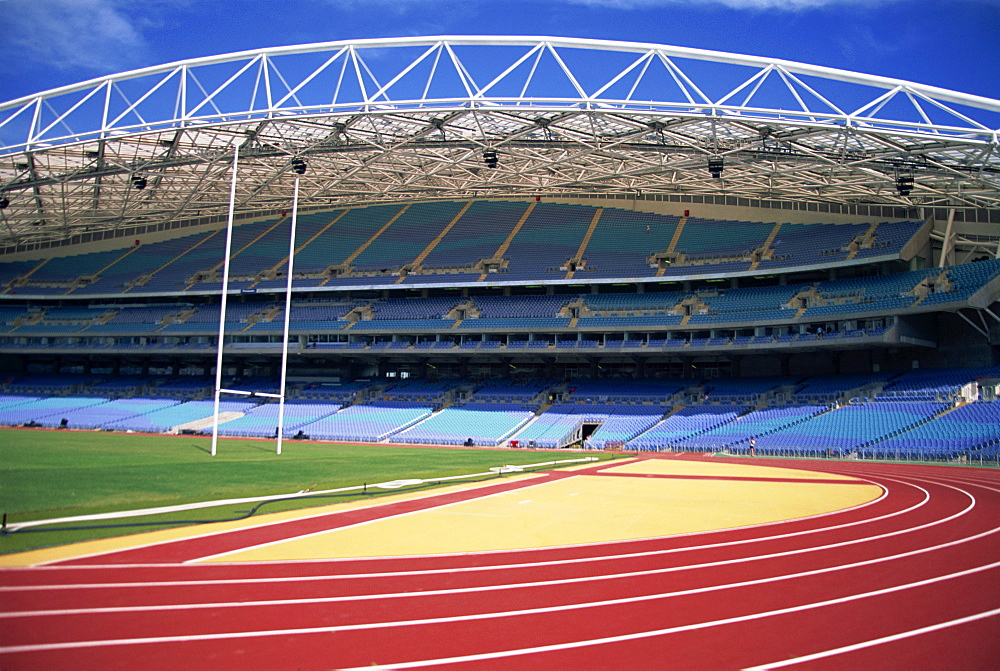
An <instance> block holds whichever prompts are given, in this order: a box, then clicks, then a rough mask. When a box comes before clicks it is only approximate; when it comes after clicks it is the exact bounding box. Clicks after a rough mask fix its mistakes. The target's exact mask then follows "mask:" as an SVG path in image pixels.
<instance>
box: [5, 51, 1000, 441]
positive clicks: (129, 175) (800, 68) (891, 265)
mask: <svg viewBox="0 0 1000 671" xmlns="http://www.w3.org/2000/svg"><path fill="white" fill-rule="evenodd" d="M998 129H1000V101H996V100H991V99H987V98H983V97H980V96H975V95H970V94H963V93H958V92H953V91H947V90H943V89H939V88H934V87H929V86H923V85H920V84H917V83H914V82H907V81H899V80H891V79H887V78H882V77H873V76H867V75H862V74H857V73H850V72H845V71H839V70H835V69H830V68H821V67H816V66H809V65H804V64H799V63H791V62H786V61H780V60H775V59H763V58H756V57H749V56H741V55H734V54H724V53H718V52H708V51H701V50H694V49H684V48H678V47H669V46H663V45H651V44H634V43H620V42H605V41H596V40H573V39H564V38H544V37H540V38H530V37H517V38H499V37H489V38H487V37H433V38H406V39H388V40H366V41H354V42H337V43H328V44H316V45H305V46H300V47H287V48H279V49H270V50H262V51H259V52H245V53H239V54H229V55H224V56H218V57H213V58H206V59H198V60H191V61H185V62H181V63H174V64H169V65H165V66H160V67H155V68H147V69H144V70H139V71H134V72H129V73H124V74H121V75H115V76H112V77H106V78H101V79H98V80H93V81H89V82H84V83H82V84H79V85H76V86H70V87H64V88H62V89H58V90H54V91H49V92H45V93H42V94H39V95H37V96H31V97H28V98H23V99H20V100H16V101H12V102H9V103H5V104H2V105H0V204H2V210H0V250H2V256H0V287H2V293H0V311H2V312H0V322H2V326H0V361H2V367H3V369H4V370H5V371H6V375H7V377H8V382H7V390H6V391H8V392H13V393H36V394H42V393H46V392H45V390H48V392H49V393H53V394H55V395H64V396H65V395H67V394H71V393H72V394H76V393H83V394H84V395H88V394H89V395H98V396H101V394H99V393H98V392H100V390H101V388H102V387H101V385H105V391H107V393H104V394H103V396H102V397H105V398H111V397H115V396H116V395H117V396H145V395H153V396H156V395H157V394H159V395H161V396H170V393H167V392H168V390H170V389H173V393H174V394H179V395H180V396H181V397H188V398H194V397H199V396H204V393H203V392H204V389H205V387H206V382H205V380H206V379H208V378H209V377H210V376H212V375H214V374H215V372H216V364H217V362H218V361H219V360H222V361H223V365H222V367H221V369H220V370H221V373H222V374H224V375H225V376H226V378H227V379H229V380H232V382H231V384H235V385H237V386H239V387H240V388H241V389H243V390H247V389H249V390H251V391H255V393H256V392H260V393H268V392H273V391H274V390H275V383H276V381H277V380H278V379H279V370H280V371H284V364H283V356H287V357H288V358H287V373H288V381H289V386H290V387H291V388H294V390H295V391H294V393H293V394H292V395H291V396H289V398H291V397H294V396H299V397H305V396H308V395H309V394H313V396H314V397H317V398H318V397H323V398H327V399H328V400H329V399H334V400H336V401H337V402H338V403H340V404H342V405H347V406H351V405H353V404H361V403H364V402H366V401H370V402H373V403H374V402H378V401H383V402H388V401H396V402H397V405H398V404H403V405H405V404H406V403H411V404H412V403H416V404H418V405H419V404H421V403H422V404H424V406H425V407H428V408H430V410H429V412H428V414H430V413H433V412H436V411H438V410H440V408H442V407H448V408H451V407H452V406H459V407H461V406H463V405H464V404H466V403H469V402H475V401H482V402H487V401H489V402H494V401H496V402H509V403H512V404H515V405H518V404H519V405H522V406H524V407H523V408H521V410H526V411H528V412H529V414H531V415H532V416H533V417H541V416H544V414H545V410H546V409H548V408H550V407H553V406H554V405H558V404H559V403H562V402H567V403H568V402H573V403H581V404H591V405H593V404H595V403H597V402H598V401H599V402H601V403H608V402H610V403H612V404H613V403H615V402H623V401H629V397H630V394H629V393H628V392H627V391H624V390H625V389H627V388H628V387H629V385H631V386H632V387H633V388H644V385H646V384H647V383H653V382H659V383H661V384H662V385H665V386H661V387H658V388H655V385H654V388H650V389H648V390H647V392H648V393H646V394H645V395H643V394H639V395H638V396H633V397H632V398H631V401H629V402H636V403H639V404H640V405H642V404H646V405H649V404H651V403H653V404H658V405H660V406H662V412H660V413H659V415H660V418H661V419H662V418H663V416H664V415H665V414H666V415H669V414H670V413H671V412H672V410H671V409H672V408H677V407H693V406H698V405H704V404H706V403H708V404H711V405H726V404H727V403H728V404H730V405H731V406H732V407H737V406H738V407H739V408H743V411H742V412H736V414H735V415H733V417H734V418H735V417H739V416H741V415H742V414H745V413H746V412H748V411H751V410H752V409H753V408H758V409H760V408H761V407H762V406H763V405H768V406H782V405H785V404H790V405H795V406H797V407H803V406H804V405H808V403H806V400H805V399H807V398H812V397H809V394H808V393H806V392H807V390H808V389H809V387H810V386H812V392H816V393H817V395H816V397H815V398H813V399H812V400H815V401H816V403H817V407H821V408H823V407H828V406H829V404H831V403H832V404H839V403H843V402H845V401H848V402H849V400H850V399H851V398H856V397H859V398H873V399H879V398H883V399H884V398H887V397H894V396H892V395H893V394H898V395H899V396H898V397H899V398H902V399H903V400H914V399H913V398H908V397H909V396H914V397H915V396H921V395H922V396H930V397H933V398H932V399H923V400H928V401H930V400H933V401H934V402H936V403H939V404H944V406H942V408H943V407H945V406H948V407H953V406H954V405H955V404H956V403H960V404H961V403H966V402H970V401H985V400H989V399H992V398H993V397H995V395H996V379H995V377H997V371H994V370H993V368H994V367H995V366H997V365H998V364H1000V353H998V345H1000V308H998V306H997V299H998V297H1000V260H998V256H1000V156H998V153H997V149H998ZM293 190H296V191H295V194H296V195H297V198H295V199H294V203H293ZM293 222H294V225H295V226H296V229H295V235H294V243H293V244H292V249H293V250H294V253H293V254H289V249H290V247H289V244H290V236H291V235H292V229H291V226H292V225H293ZM227 250H228V251H227ZM290 257H291V258H292V259H293V260H294V266H293V270H292V273H291V275H292V277H291V283H289V281H288V279H289V276H288V275H289V273H288V268H289V258H290ZM289 287H290V289H289ZM223 296H225V300H223V298H222V297H223ZM286 299H287V300H286ZM223 308H224V309H223ZM288 308H290V309H288ZM223 311H224V313H225V318H224V320H222V322H221V323H220V317H221V315H222V312H223ZM286 314H287V320H286ZM223 324H224V325H223ZM223 331H224V333H225V339H224V343H225V347H224V348H223V350H222V353H223V355H224V358H222V359H220V357H219V349H218V347H217V344H218V336H219V334H220V333H221V332H223ZM285 332H287V333H288V334H289V337H288V341H287V343H288V344H287V348H286V346H285V342H286V340H285V337H284V333H285ZM927 369H931V370H939V371H942V372H941V373H940V375H939V376H938V377H940V378H942V379H944V378H947V379H948V380H953V378H952V377H951V375H952V372H953V371H954V370H955V369H964V370H965V371H966V373H965V374H958V375H957V377H955V378H954V380H953V381H950V382H948V383H947V384H944V385H943V386H940V385H939V386H938V387H935V385H933V384H930V383H929V382H928V383H926V384H923V386H921V385H920V384H915V383H912V382H913V381H914V380H919V379H923V378H922V377H921V376H922V375H923V371H926V370H927ZM944 369H948V372H947V373H945V372H943V371H944ZM826 376H840V377H839V378H838V379H840V380H841V384H840V385H839V386H838V385H836V384H835V385H833V387H830V388H829V389H827V390H826V391H824V392H822V393H819V392H817V389H818V387H817V386H816V385H817V384H818V381H820V380H826V379H827V377H826ZM932 377H933V376H932ZM928 379H930V378H928ZM115 380H121V381H122V382H121V384H120V388H117V389H118V391H114V390H115V389H116V387H115V384H116V383H115ZM150 381H152V383H151V382H150ZM418 381H419V382H418ZM739 381H743V382H739ZM754 381H756V382H754ZM19 385H20V386H19ZM588 385H589V386H588ZM623 385H624V386H623ZM668 386H669V387H670V389H669V390H668V389H667V387H668ZM208 387H209V393H210V392H211V383H210V382H209V383H208ZM893 387H895V388H896V389H895V391H893ZM217 388H218V385H217ZM491 388H492V389H493V392H491V391H490V389H491ZM407 389H409V391H406V390H407ZM928 389H931V391H928ZM109 390H110V391H109ZM907 390H909V391H911V392H912V393H909V394H908V393H907ZM91 392H93V393H91ZM279 392H280V390H279ZM668 392H669V393H668ZM713 392H714V396H713ZM324 394H325V396H324ZM654 401H655V403H654ZM895 407H896V409H900V408H902V406H901V405H897V406H895ZM942 408H937V409H934V408H931V409H925V410H924V411H920V412H925V413H926V412H929V413H930V415H926V416H925V417H924V419H923V420H914V422H921V423H922V422H925V421H926V420H927V419H928V418H937V416H938V415H939V414H941V413H942V412H943V410H942ZM338 409H339V407H338ZM246 410H247V409H246V408H244V409H242V410H236V411H234V412H238V413H242V412H245V411H246ZM506 410H510V409H509V408H506V409H501V411H506ZM673 412H675V413H676V412H677V411H676V410H673ZM915 412H917V411H915ZM920 412H917V415H919V414H920ZM58 413H59V411H55V412H54V413H53V416H55V415H56V414H58ZM597 414H600V413H597ZM612 414H614V413H613V412H612ZM624 414H626V415H627V414H628V413H627V412H626V413H624ZM656 414H657V413H653V416H654V417H655V415H656ZM882 414H883V415H884V414H885V413H884V412H883V413H882ZM809 416H810V415H804V417H807V418H808V417H809ZM424 417H425V416H424V415H420V416H419V417H418V418H417V419H416V420H411V419H407V418H401V419H399V420H398V421H399V422H401V423H400V424H398V425H394V426H397V427H400V430H403V429H405V427H407V426H409V425H410V424H413V423H414V422H416V421H421V419H422V418H424ZM602 417H603V418H598V419H593V420H590V421H589V422H586V423H585V422H583V421H578V422H577V423H576V425H575V428H574V429H573V431H571V432H570V434H568V441H569V442H571V443H575V442H579V441H581V440H583V439H584V437H585V436H584V433H586V432H588V431H593V430H594V429H595V427H598V428H599V426H600V425H601V424H602V423H603V422H606V420H607V417H604V416H603V415H602ZM729 419H730V420H731V419H732V418H729ZM720 421H721V423H723V424H725V423H726V422H727V421H729V420H726V419H723V420H720ZM789 422H791V420H789ZM267 423H269V426H270V427H271V428H273V425H274V422H273V421H272V420H271V419H270V418H269V419H267V420H265V421H264V422H263V423H262V424H261V426H263V425H264V424H267ZM533 423H535V424H539V421H538V420H537V419H536V420H534V422H533ZM541 423H544V422H541ZM585 424H588V425H589V428H585ZM301 426H308V423H303V424H301ZM900 426H905V427H909V428H908V429H907V430H909V429H912V427H913V426H914V425H913V424H912V423H911V424H906V423H905V422H904V424H901V425H900ZM706 427H707V428H706ZM648 428H649V427H646V429H643V430H642V431H646V430H647V429H648ZM709 431H716V428H715V425H713V426H708V425H707V424H706V425H704V426H701V425H699V426H698V427H695V428H692V429H691V430H690V431H689V433H688V434H687V435H686V439H688V440H689V442H690V439H691V438H692V437H693V436H694V435H695V434H699V435H700V434H702V433H705V432H709ZM505 432H506V429H497V435H500V436H502V437H504V438H510V436H511V435H514V434H513V433H505ZM626 433H627V432H626ZM640 433H641V431H640ZM538 435H539V436H541V435H542V434H541V433H539V434H538ZM623 435H624V434H623ZM741 435H742V434H741ZM638 436H639V434H638V433H636V434H634V435H630V436H629V437H627V438H626V439H625V440H624V441H623V442H625V441H629V440H633V439H636V440H637V439H638ZM341 437H342V436H341ZM368 437H370V436H369V435H368V434H365V435H364V436H359V438H368ZM397 437H398V436H397ZM378 438H379V439H385V438H388V434H387V435H386V436H379V437H378ZM742 439H743V438H742V437H741V438H739V439H733V442H736V441H737V440H742ZM609 440H610V439H609ZM657 440H659V441H660V442H657ZM657 440H650V441H647V443H644V444H643V445H645V448H643V449H646V448H648V449H656V447H657V445H662V444H663V441H667V442H669V440H667V439H666V438H664V437H663V436H661V437H660V438H659V439H657ZM415 442H420V441H419V440H417V439H415ZM437 442H448V441H447V440H438V441H437ZM539 442H541V438H539ZM566 442H567V439H566V436H565V435H564V436H562V437H561V438H560V439H559V440H557V441H556V443H557V444H566ZM612 442H613V441H612ZM713 444H717V443H713ZM636 445H639V443H638V442H636ZM689 446H691V445H689Z"/></svg>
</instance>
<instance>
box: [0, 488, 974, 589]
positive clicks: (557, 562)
mask: <svg viewBox="0 0 1000 671" xmlns="http://www.w3.org/2000/svg"><path fill="white" fill-rule="evenodd" d="M903 484H908V483H903ZM909 486H911V487H915V488H916V489H919V490H920V491H921V492H923V494H924V497H923V499H922V500H921V501H919V502H918V503H915V504H913V505H912V506H910V507H909V508H904V509H902V510H898V511H896V512H894V513H888V514H886V515H881V516H879V517H873V518H868V519H864V520H858V521H856V522H847V523H844V524H838V525H834V526H830V527H821V528H817V529H806V530H803V531H795V532H791V533H787V534H777V535H774V536H762V537H760V538H751V539H746V540H737V541H724V542H720V543H707V544H704V545H693V546H688V547H681V548H668V549H664V550H646V551H642V552H629V553H624V554H616V555H601V556H596V557H577V558H574V559H554V560H547V561H536V562H523V563H515V564H491V565H486V566H468V567H451V568H441V569H417V570H409V571H383V572H373V573H350V574H338V575H326V576H320V575H311V576H289V577H279V578H224V579H208V580H166V581H156V582H106V583H74V584H62V585H17V586H10V587H2V586H0V593H2V592H5V591H10V592H14V591H33V590H53V591H58V590H71V589H102V588H113V589H119V588H125V587H140V588H145V587H153V586H191V585H230V584H270V583H275V584H280V583H286V582H307V581H325V580H352V579H359V580H360V579H368V578H391V577H409V576H424V575H438V574H442V573H447V574H450V573H476V572H487V571H510V570H514V569H521V568H529V569H530V568H544V567H549V566H564V565H570V564H587V563H592V562H603V561H613V560H622V559H638V558H644V557H655V556H662V555H669V554H676V553H681V552H691V551H697V550H712V549H717V548H724V547H732V546H739V545H747V544H751V543H760V542H765V541H773V540H784V539H787V538H793V537H796V536H805V535H809V534H815V533H822V532H826V531H833V530H837V529H844V528H849V527H853V526H859V525H863V524H870V523H873V522H879V521H882V520H886V519H890V518H892V517H896V516H898V515H904V514H906V513H909V512H912V511H914V510H917V509H919V508H921V507H923V506H924V505H926V504H927V503H928V502H929V501H930V493H929V492H928V491H927V490H926V489H924V488H923V487H919V486H917V485H909ZM883 489H884V487H883ZM970 498H971V497H970ZM949 519H950V518H945V519H942V520H939V522H947V521H948V520H949ZM920 528H922V527H915V528H906V529H904V530H903V531H900V532H893V533H905V532H908V531H910V530H918V529H920ZM884 535H885V534H883V535H879V536H869V537H863V538H858V539H854V540H853V541H848V542H849V543H862V542H867V541H869V540H878V539H880V538H882V537H883V536H884ZM824 547H836V544H834V545H830V546H818V548H816V549H822V548H824ZM811 549H812V548H806V549H805V550H803V551H809V550H811ZM760 556H762V557H770V556H780V554H779V555H760ZM754 558H755V557H741V558H740V561H746V560H753V559H754ZM323 561H326V560H314V561H310V562H307V563H317V562H323ZM296 563H298V562H296ZM253 565H254V564H252V563H235V564H234V563H232V562H230V563H220V564H218V566H230V567H231V566H240V567H245V566H253ZM159 566H162V567H171V568H176V567H177V566H178V565H177V564H120V565H119V564H109V565H103V566H100V567H98V566H82V567H79V568H102V569H108V568H115V569H124V570H127V569H130V568H150V567H159ZM697 566H701V565H700V564H692V565H687V566H680V567H677V568H678V570H681V569H684V568H691V567H697ZM44 568H45V569H47V570H72V569H74V568H77V567H71V566H49V567H44Z"/></svg>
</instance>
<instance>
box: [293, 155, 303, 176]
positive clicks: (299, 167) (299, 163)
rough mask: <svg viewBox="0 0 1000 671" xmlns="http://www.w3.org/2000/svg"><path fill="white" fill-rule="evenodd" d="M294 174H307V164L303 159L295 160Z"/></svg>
mask: <svg viewBox="0 0 1000 671" xmlns="http://www.w3.org/2000/svg"><path fill="white" fill-rule="evenodd" d="M292 172H294V173H295V174H296V175H304V174H306V162H305V161H303V160H302V159H301V158H293V159H292Z"/></svg>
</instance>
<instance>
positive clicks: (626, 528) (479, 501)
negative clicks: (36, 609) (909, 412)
mask: <svg viewBox="0 0 1000 671" xmlns="http://www.w3.org/2000/svg"><path fill="white" fill-rule="evenodd" d="M615 464H617V465H609V466H608V467H607V468H604V469H603V473H605V475H594V474H592V472H591V473H587V472H579V471H587V470H588V469H590V468H592V467H593V464H587V465H582V466H580V467H576V468H572V469H564V470H563V471H561V472H562V473H563V476H562V477H558V478H556V479H549V478H548V477H547V476H546V475H544V474H532V475H527V474H526V475H521V476H513V478H512V480H520V481H522V482H524V481H526V482H528V483H530V484H526V485H525V486H524V487H521V488H518V489H515V490H511V491H506V492H501V493H498V494H493V495H483V496H480V497H478V498H473V499H471V500H466V501H462V502H458V503H450V504H446V505H435V503H434V501H433V499H434V497H436V496H439V495H441V494H443V493H447V492H454V491H455V490H458V489H461V490H465V491H470V490H471V491H474V490H476V489H481V488H487V487H490V486H492V485H494V484H496V480H490V481H485V482H479V483H470V484H462V485H453V486H449V487H445V488H440V489H433V490H425V491H419V492H409V493H406V492H401V493H399V494H396V495H393V496H387V497H381V498H378V499H375V500H370V501H354V502H351V503H341V504H334V505H324V506H318V507H315V508H308V509H304V510H294V511H286V512H282V513H274V514H270V515H261V516H259V517H254V518H251V519H245V520H239V521H233V522H220V523H218V524H212V525H205V526H197V527H188V528H184V529H169V530H162V531H155V532H149V533H143V534H135V535H131V536H124V537H121V538H108V539H103V540H95V541H88V542H83V543H77V544H75V545H67V546H61V547H53V548H46V549H43V550H34V551H30V552H24V553H19V554H11V555H5V556H0V566H32V565H38V564H42V563H49V562H55V561H64V560H69V559H73V558H76V557H83V556H88V555H100V554H103V553H106V552H115V551H118V550H124V549H128V548H134V547H141V546H148V545H153V544H157V543H164V542H170V541H173V540H181V539H185V538H195V537H199V536H210V535H213V534H217V533H225V532H226V531H229V530H236V529H245V528H248V527H253V526H258V525H268V524H280V523H281V522H283V521H287V520H294V519H301V518H305V517H313V516H318V515H327V514H330V513H336V512H340V511H346V510H356V509H358V508H368V507H372V508H374V507H380V506H386V505H389V504H391V503H393V502H396V501H401V500H413V499H427V500H428V501H427V507H426V508H424V509H422V510H418V511H415V512H410V513H406V514H401V515H395V516H390V517H382V518H379V519H374V520H372V521H369V522H364V523H361V524H356V525H353V526H348V527H343V528H339V529H332V530H330V531H326V532H321V533H318V534H311V535H309V536H305V537H301V538H289V539H288V540H284V541H279V542H274V543H269V544H267V545H264V546H260V547H250V548H245V549H243V550H238V551H235V552H232V553H228V554H223V555H218V556H213V557H207V558H205V559H204V560H203V561H206V562H220V561H221V562H249V561H294V560H310V559H338V558H356V557H388V556H412V555H427V554H452V553H468V552H488V551H497V550H518V549H531V548H542V547H558V546H567V545H580V544H590V543H605V542H614V541H627V540H633V539H641V538H655V537H662V536H672V535H677V534H689V533H698V532H707V531H716V530H721V529H731V528H735V527H743V526H752V525H758V524H767V523H773V522H781V521H786V520H792V519H798V518H802V517H810V516H814V515H821V514H824V513H831V512H836V511H838V510H844V509H847V508H852V507H855V506H858V505H862V504H864V503H867V502H869V501H873V500H875V499H877V498H878V497H879V496H881V495H882V489H881V488H880V487H879V486H877V485H873V484H869V483H865V482H862V481H859V480H856V479H854V478H849V477H845V476H839V475H833V474H828V473H819V472H815V471H809V470H804V469H789V468H775V467H771V466H757V465H752V464H734V463H727V462H716V461H685V460H683V459H682V458H672V457H668V458H652V459H642V458H637V459H628V460H622V461H618V462H615ZM574 471H577V472H578V473H577V474H573V472H574Z"/></svg>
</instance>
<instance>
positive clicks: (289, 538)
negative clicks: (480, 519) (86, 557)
mask: <svg viewBox="0 0 1000 671" xmlns="http://www.w3.org/2000/svg"><path fill="white" fill-rule="evenodd" d="M571 477H572V476H571ZM552 482H553V480H551V479H545V480H544V481H542V482H536V483H535V484H531V485H525V486H524V487H515V488H513V489H505V490H504V491H502V492H494V493H493V494H487V495H485V496H478V497H476V498H474V499H462V500H461V501H449V502H448V503H441V504H439V505H436V506H430V507H426V508H420V509H418V510H410V511H407V512H405V513H399V514H397V515H386V516H384V517H376V518H374V519H370V520H364V521H363V522H356V523H355V524H347V525H344V526H342V527H335V528H332V529H323V530H321V531H313V532H311V533H308V534H301V535H298V536H287V537H285V538H281V539H279V540H274V541H268V542H266V543H258V544H257V545H247V546H245V547H242V548H239V549H236V550H227V551H226V552H217V553H216V554H210V555H204V556H202V557H196V558H195V559H188V560H185V561H184V562H182V563H183V564H200V563H202V562H207V561H210V560H212V559H218V558H219V557H228V556H230V555H237V554H242V553H244V552H251V551H253V550H260V549H262V548H268V547H272V546H275V545H283V544H285V543H291V542H294V541H299V540H303V539H305V538H313V537H315V536H323V535H325V534H329V533H334V532H337V531H343V530H344V529H356V528H358V527H366V526H369V525H371V524H377V523H378V522H383V521H385V520H394V519H400V518H402V517H410V516H412V515H419V514H421V513H425V512H428V511H431V510H442V509H444V508H451V507H453V506H458V505H462V504H465V503H468V502H469V501H486V500H489V499H492V498H495V497H498V496H505V495H507V494H510V493H512V492H521V491H524V490H525V489H532V488H534V487H541V486H542V485H547V484H551V483H552Z"/></svg>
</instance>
